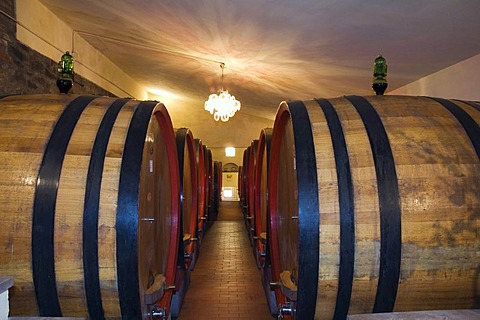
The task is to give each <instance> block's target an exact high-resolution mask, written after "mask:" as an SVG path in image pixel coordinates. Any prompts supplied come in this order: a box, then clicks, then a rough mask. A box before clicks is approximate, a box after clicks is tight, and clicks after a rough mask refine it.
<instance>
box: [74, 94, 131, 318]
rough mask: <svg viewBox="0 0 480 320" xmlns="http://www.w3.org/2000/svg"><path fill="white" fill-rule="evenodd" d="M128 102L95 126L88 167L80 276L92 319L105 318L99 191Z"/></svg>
mask: <svg viewBox="0 0 480 320" xmlns="http://www.w3.org/2000/svg"><path fill="white" fill-rule="evenodd" d="M127 101H128V99H119V100H116V101H115V102H114V103H112V104H111V105H110V107H109V108H108V109H107V111H106V112H105V115H104V116H103V119H102V122H101V123H100V126H99V127H98V131H97V136H96V137H95V142H94V143H93V147H92V152H91V155H90V163H89V166H88V173H87V183H86V186H85V200H84V209H83V230H82V231H83V273H84V283H85V296H86V299H87V306H88V314H89V316H90V318H91V319H104V318H105V316H104V311H103V305H102V296H101V291H100V275H99V268H98V210H99V206H100V188H101V184H102V173H103V167H104V163H105V155H106V152H107V146H108V141H109V139H110V135H111V133H112V129H113V125H114V124H115V120H116V119H117V116H118V113H119V112H120V110H121V109H122V107H123V106H124V105H125V103H126V102H127Z"/></svg>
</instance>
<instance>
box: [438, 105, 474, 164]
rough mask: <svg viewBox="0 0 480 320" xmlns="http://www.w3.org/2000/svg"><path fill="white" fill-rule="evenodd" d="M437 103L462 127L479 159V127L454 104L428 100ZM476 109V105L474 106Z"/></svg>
mask: <svg viewBox="0 0 480 320" xmlns="http://www.w3.org/2000/svg"><path fill="white" fill-rule="evenodd" d="M430 99H433V100H435V101H437V102H438V103H440V104H441V105H442V106H444V107H445V108H446V109H447V110H448V111H450V113H451V114H452V115H453V116H454V117H455V118H456V119H457V120H458V122H459V123H460V124H461V125H462V127H463V129H464V130H465V132H466V133H467V135H468V137H469V138H470V141H471V142H472V144H473V147H474V148H475V151H476V152H477V157H478V159H480V139H479V137H480V127H479V125H478V123H476V122H475V120H473V118H472V117H470V115H469V114H468V113H467V112H466V111H465V110H463V109H462V108H460V107H459V106H457V105H456V104H455V103H453V102H452V101H450V100H446V99H441V98H430ZM469 105H471V106H474V105H473V104H470V103H469ZM476 107H477V109H478V105H476Z"/></svg>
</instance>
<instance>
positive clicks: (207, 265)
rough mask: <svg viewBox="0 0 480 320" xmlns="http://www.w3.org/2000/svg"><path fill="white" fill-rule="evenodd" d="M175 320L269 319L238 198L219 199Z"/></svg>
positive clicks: (270, 319)
mask: <svg viewBox="0 0 480 320" xmlns="http://www.w3.org/2000/svg"><path fill="white" fill-rule="evenodd" d="M177 319H178V320H209V319H212V320H214V319H242V320H246V319H251V320H272V319H274V318H273V317H272V316H271V315H270V313H269V311H268V306H267V302H266V299H265V295H264V293H263V289H262V285H261V279H260V272H259V270H258V269H257V267H256V265H255V260H254V257H253V253H252V247H251V246H250V243H249V241H248V236H247V232H246V229H245V224H244V222H243V215H242V212H241V210H240V206H239V204H238V203H237V202H221V203H220V210H219V214H218V221H216V222H215V223H214V224H213V226H212V227H211V228H210V230H209V231H208V233H207V234H206V236H205V238H204V240H203V243H202V246H201V251H200V256H199V258H198V261H197V264H196V266H195V270H194V271H193V272H192V275H191V282H190V287H189V289H188V291H187V294H186V296H185V300H184V303H183V306H182V309H181V311H180V315H179V317H178V318H177Z"/></svg>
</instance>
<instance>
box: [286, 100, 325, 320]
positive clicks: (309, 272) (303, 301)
mask: <svg viewBox="0 0 480 320" xmlns="http://www.w3.org/2000/svg"><path fill="white" fill-rule="evenodd" d="M288 108H289V111H290V117H291V120H292V125H293V136H294V141H295V162H296V169H297V170H296V172H297V186H298V238H299V239H298V240H299V245H298V248H299V249H298V250H299V253H298V268H299V270H298V274H299V276H298V292H297V319H313V317H314V315H315V304H316V298H317V287H318V285H317V284H318V263H319V256H318V253H319V241H318V237H319V229H318V226H319V223H320V215H319V200H318V181H317V166H316V160H315V146H314V143H313V134H312V127H311V125H310V118H309V116H308V112H307V109H306V107H305V105H304V104H303V102H301V101H292V102H289V103H288Z"/></svg>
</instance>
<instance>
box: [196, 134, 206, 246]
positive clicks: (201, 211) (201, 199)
mask: <svg viewBox="0 0 480 320" xmlns="http://www.w3.org/2000/svg"><path fill="white" fill-rule="evenodd" d="M194 141H195V153H196V162H197V169H198V170H197V177H198V178H197V185H198V196H197V198H198V213H197V216H198V221H197V226H198V227H197V233H196V237H197V239H198V240H197V241H198V244H199V245H200V244H201V243H202V242H201V241H202V238H203V230H204V229H205V219H206V212H205V203H206V199H205V189H206V186H205V184H206V181H207V179H206V177H205V174H206V168H205V154H204V151H205V149H204V148H203V144H202V140H200V139H195V140H194Z"/></svg>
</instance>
